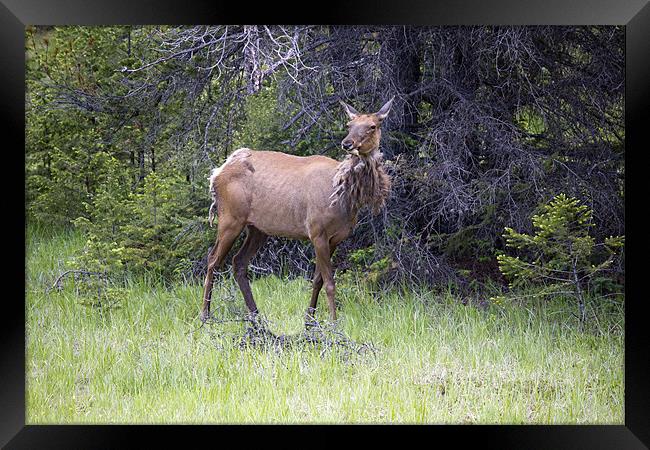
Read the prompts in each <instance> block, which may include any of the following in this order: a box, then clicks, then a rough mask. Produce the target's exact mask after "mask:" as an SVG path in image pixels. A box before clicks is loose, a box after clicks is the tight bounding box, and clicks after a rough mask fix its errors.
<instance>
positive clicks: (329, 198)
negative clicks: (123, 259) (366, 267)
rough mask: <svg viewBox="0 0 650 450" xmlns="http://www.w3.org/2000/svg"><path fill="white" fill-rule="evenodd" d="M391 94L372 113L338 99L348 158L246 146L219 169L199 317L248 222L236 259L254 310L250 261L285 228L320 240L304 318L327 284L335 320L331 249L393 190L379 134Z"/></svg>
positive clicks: (213, 180) (214, 176) (287, 233)
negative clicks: (218, 272)
mask: <svg viewBox="0 0 650 450" xmlns="http://www.w3.org/2000/svg"><path fill="white" fill-rule="evenodd" d="M393 99H394V97H393V98H391V99H390V100H389V101H388V102H386V104H384V105H383V106H382V107H381V108H380V109H379V111H377V112H376V113H372V114H361V113H359V112H357V111H356V110H355V109H354V108H353V107H351V106H349V105H348V104H346V103H345V102H343V101H340V103H341V105H342V106H343V109H344V110H345V112H346V113H347V115H348V116H349V118H350V121H349V122H348V124H347V125H348V134H347V136H346V137H345V139H343V141H342V142H341V147H342V148H343V149H344V150H345V151H346V152H348V155H347V156H346V157H345V158H344V159H343V161H336V160H334V159H331V158H327V157H325V156H319V155H316V156H293V155H289V154H286V153H281V152H274V151H258V150H251V149H248V148H240V149H238V150H236V151H234V152H233V153H232V154H231V155H230V156H229V157H228V158H227V160H226V162H225V163H224V164H223V165H221V166H220V167H218V168H216V169H213V171H212V173H211V175H210V177H209V180H210V193H211V196H212V200H213V203H212V205H211V206H210V211H209V217H208V219H209V223H210V226H212V224H213V220H214V216H215V213H216V215H217V217H218V226H217V239H216V242H215V245H214V246H213V247H212V249H211V250H210V251H209V253H208V272H207V275H206V276H205V283H204V286H203V287H204V291H203V308H202V311H201V316H200V318H201V321H203V322H205V321H206V320H207V319H208V318H209V316H210V299H211V295H212V285H213V276H214V270H215V269H216V268H219V267H220V266H221V265H222V264H223V262H224V259H225V258H226V255H227V254H228V252H229V250H230V248H231V247H232V245H233V243H234V242H235V240H236V239H237V237H238V236H239V235H240V233H241V232H242V231H243V230H244V229H246V238H245V240H244V243H243V244H242V246H241V248H240V250H239V251H238V252H237V254H236V255H235V256H234V257H233V260H232V265H233V272H234V276H235V279H236V281H237V284H238V285H239V288H240V290H241V292H242V294H243V296H244V301H245V303H246V306H247V308H248V310H249V311H250V314H251V316H253V317H255V315H256V314H257V312H258V309H257V306H256V304H255V300H254V299H253V294H252V293H251V288H250V284H249V282H248V277H247V269H248V264H249V262H250V261H251V259H252V258H253V257H254V256H255V254H256V253H257V251H258V250H259V249H260V248H261V247H262V246H263V245H264V243H265V241H266V240H267V238H268V237H269V236H281V237H287V238H293V239H302V240H306V239H309V240H310V241H311V242H312V244H313V246H314V250H315V254H316V268H315V271H314V278H313V285H312V293H311V301H310V303H309V307H308V309H307V312H306V319H305V320H306V324H307V322H308V321H309V320H310V319H311V318H313V317H315V311H316V303H317V301H318V295H319V293H320V290H321V288H322V287H323V285H324V286H325V292H326V294H327V301H328V305H329V313H330V314H329V316H330V320H331V321H332V322H335V321H336V302H335V284H334V274H333V270H332V262H331V257H332V254H333V253H334V250H335V249H336V247H337V245H339V244H340V243H341V241H343V240H344V239H346V238H347V237H348V236H349V235H350V233H351V232H352V230H353V229H354V226H355V225H356V221H357V214H358V212H359V210H360V209H361V208H362V207H364V206H368V207H370V208H371V210H372V212H373V213H374V214H377V213H378V212H379V210H380V209H381V208H382V207H383V205H384V203H385V201H386V199H387V197H388V195H389V193H390V186H391V180H390V177H389V176H388V175H387V174H386V172H385V171H384V168H383V164H382V154H381V153H380V151H379V141H380V139H381V123H382V121H383V120H384V119H385V118H386V116H387V115H388V113H389V111H390V108H391V105H392V102H393Z"/></svg>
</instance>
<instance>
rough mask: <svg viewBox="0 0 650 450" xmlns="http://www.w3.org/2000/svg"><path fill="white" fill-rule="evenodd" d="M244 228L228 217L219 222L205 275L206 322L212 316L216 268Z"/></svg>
mask: <svg viewBox="0 0 650 450" xmlns="http://www.w3.org/2000/svg"><path fill="white" fill-rule="evenodd" d="M243 228H244V226H243V224H241V223H238V222H236V221H234V220H232V219H229V218H226V217H224V219H222V220H221V221H220V223H219V228H218V231H217V241H216V243H215V244H214V247H213V248H212V251H211V252H210V254H208V273H207V274H206V275H205V281H204V283H203V308H202V309H201V321H202V322H205V321H206V320H207V319H208V317H210V300H211V298H212V283H213V278H214V270H215V269H217V268H219V267H221V265H222V264H223V261H224V259H226V255H228V252H229V251H230V248H231V247H232V245H233V244H234V242H235V239H237V237H238V236H239V234H240V233H241V231H242V229H243Z"/></svg>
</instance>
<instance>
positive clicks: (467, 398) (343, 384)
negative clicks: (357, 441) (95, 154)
mask: <svg viewBox="0 0 650 450" xmlns="http://www.w3.org/2000/svg"><path fill="white" fill-rule="evenodd" d="M82 246H83V239H82V238H81V237H80V236H79V235H77V234H75V233H72V232H66V233H47V232H45V231H43V230H40V231H34V230H30V232H29V233H28V235H27V291H26V313H27V324H26V325H27V327H26V334H27V335H26V352H27V355H26V382H27V399H26V422H27V423H28V424H49V423H277V422H280V423H334V422H336V423H339V422H355V423H396V422H397V423H508V424H511V423H516V424H519V423H543V424H548V423H554V424H557V423H562V424H564V423H598V424H622V423H623V422H624V415H623V410H624V405H623V396H624V384H623V359H624V340H623V335H624V314H623V306H622V305H620V304H616V303H613V302H611V301H609V302H608V303H604V302H605V300H604V299H595V300H592V303H591V304H598V305H603V304H604V305H606V307H607V308H608V313H607V314H605V313H604V312H603V311H602V309H603V308H604V307H601V306H599V308H600V309H599V314H598V316H597V320H596V319H594V318H592V319H591V320H590V324H589V327H588V328H587V330H585V331H579V329H578V327H577V324H576V320H575V318H574V317H573V316H572V313H574V312H575V308H574V307H573V305H571V304H568V303H567V302H566V301H565V300H562V299H557V300H555V301H552V302H547V303H546V304H543V305H542V304H537V303H523V304H522V303H521V302H520V301H518V302H515V301H514V300H513V301H506V302H504V304H503V305H500V306H496V305H492V306H489V307H487V308H483V307H476V306H472V305H468V306H464V305H462V304H461V303H460V302H459V301H458V300H457V299H455V298H454V297H453V296H452V295H450V294H448V293H445V292H444V291H443V292H438V293H434V292H431V291H428V290H424V289H422V290H413V291H411V292H409V293H407V294H405V293H398V292H395V293H392V294H383V295H376V294H373V293H371V292H369V291H368V289H366V288H364V287H362V286H356V285H352V284H347V285H341V286H339V288H338V298H339V301H340V305H339V314H340V323H339V324H338V327H339V328H338V329H339V330H340V331H341V332H342V333H344V334H345V335H346V336H347V337H349V338H350V339H352V340H354V341H356V342H360V343H367V344H369V345H371V346H372V348H373V349H374V351H366V352H363V353H361V354H357V353H345V352H344V351H343V350H341V349H338V348H336V347H335V348H333V349H331V350H329V351H322V350H321V349H320V348H319V347H311V346H305V345H296V346H294V347H289V348H285V349H277V348H275V347H266V348H259V347H255V348H243V349H242V348H240V346H239V345H238V344H237V342H236V341H234V340H233V339H231V337H233V336H237V335H239V336H241V335H242V334H243V330H244V329H245V325H244V324H239V323H232V324H224V325H213V326H205V327H202V328H200V327H199V325H200V322H199V321H198V313H199V308H200V298H201V286H200V285H199V284H184V285H183V284H179V285H175V286H173V287H171V288H170V287H167V288H166V287H164V286H162V285H161V284H160V283H158V282H157V281H155V280H146V279H132V280H129V281H127V282H126V284H124V285H120V286H118V287H117V288H116V290H115V291H114V292H112V294H111V295H113V298H114V302H115V303H114V304H113V305H112V306H111V307H106V304H105V305H104V307H102V308H100V307H97V306H93V304H92V302H93V301H94V298H93V296H92V295H91V294H81V293H79V294H78V293H76V292H75V289H74V287H73V286H72V283H70V282H67V283H65V284H64V287H63V289H62V290H61V291H57V290H53V291H51V292H49V293H47V294H46V289H47V288H48V287H49V286H51V285H52V282H53V281H54V279H55V278H56V276H57V275H59V274H60V273H61V272H62V271H63V262H64V261H65V260H66V259H68V258H69V257H71V256H72V255H73V254H74V253H75V252H77V251H78V250H79V249H80V248H81V247H82ZM229 283H231V282H229ZM219 286H221V287H218V286H215V292H214V296H213V298H214V300H215V301H214V302H213V303H214V306H213V310H216V311H217V313H219V314H220V313H221V311H223V314H226V312H225V308H218V306H219V298H220V295H219V294H220V293H221V294H222V295H225V294H226V293H229V292H231V289H230V286H231V285H230V284H225V285H224V284H223V283H222V284H221V285H219ZM252 286H253V292H254V294H255V296H256V300H257V303H258V306H259V308H260V310H261V311H262V313H263V314H264V316H265V317H266V319H267V320H268V321H269V323H270V328H271V330H272V331H273V332H274V333H276V334H288V335H294V336H297V335H299V334H300V333H301V332H302V330H303V329H304V327H303V312H304V309H305V307H306V305H307V303H308V298H309V290H310V286H309V284H308V283H307V282H306V281H304V280H292V281H290V280H281V279H278V278H275V277H266V278H260V279H257V280H255V281H254V282H253V283H252ZM596 302H597V303H596ZM222 303H224V304H225V303H228V302H222ZM236 305H237V306H238V307H239V306H240V305H241V306H243V301H242V300H241V297H240V295H239V294H238V295H237V297H236ZM326 310H327V308H326V301H325V298H324V294H321V300H320V304H319V319H321V320H324V319H325V318H326ZM224 317H230V316H227V315H224Z"/></svg>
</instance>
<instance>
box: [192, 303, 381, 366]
mask: <svg viewBox="0 0 650 450" xmlns="http://www.w3.org/2000/svg"><path fill="white" fill-rule="evenodd" d="M232 323H239V324H241V325H242V326H240V327H238V329H236V330H234V331H233V330H232V327H229V326H228V324H232ZM205 325H206V326H207V328H206V329H207V332H208V334H210V336H211V337H212V338H213V339H223V338H226V339H229V340H230V341H231V342H232V343H233V344H234V345H235V346H237V347H239V348H240V349H242V350H244V349H259V350H265V351H266V350H271V351H274V352H276V353H281V352H283V351H285V350H299V351H317V352H319V355H320V356H321V357H323V356H325V355H326V354H327V353H330V352H336V353H337V354H338V355H339V356H341V357H342V358H343V359H344V360H347V359H348V358H349V357H351V356H353V355H367V354H370V355H373V356H374V355H375V354H376V352H377V350H376V349H375V348H374V346H373V345H372V344H371V343H365V342H356V341H354V340H352V339H351V338H349V337H347V336H346V335H345V334H344V333H343V332H342V331H341V330H340V329H339V326H338V322H333V323H330V322H327V323H320V322H319V321H317V320H316V319H315V318H313V317H308V321H307V322H306V323H305V329H304V330H303V331H302V332H300V333H297V334H275V333H273V331H271V326H270V325H271V324H270V323H269V321H268V320H267V319H266V318H264V317H263V316H261V315H260V314H256V315H254V316H253V315H250V314H247V315H240V316H238V317H235V318H231V319H218V318H215V317H214V316H213V317H211V318H210V319H208V320H207V321H206V322H205Z"/></svg>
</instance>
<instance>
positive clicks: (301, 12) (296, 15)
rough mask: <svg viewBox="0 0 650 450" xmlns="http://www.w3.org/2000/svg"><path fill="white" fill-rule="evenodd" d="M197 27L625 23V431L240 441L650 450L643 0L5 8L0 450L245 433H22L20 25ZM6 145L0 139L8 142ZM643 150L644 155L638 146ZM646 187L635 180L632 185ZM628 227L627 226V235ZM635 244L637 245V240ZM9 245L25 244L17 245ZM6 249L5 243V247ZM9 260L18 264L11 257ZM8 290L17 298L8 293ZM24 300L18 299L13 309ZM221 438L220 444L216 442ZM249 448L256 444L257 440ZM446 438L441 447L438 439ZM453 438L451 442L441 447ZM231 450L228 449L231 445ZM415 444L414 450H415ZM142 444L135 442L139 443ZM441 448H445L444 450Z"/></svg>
mask: <svg viewBox="0 0 650 450" xmlns="http://www.w3.org/2000/svg"><path fill="white" fill-rule="evenodd" d="M199 23H200V24H202V23H228V24H232V23H247V24H248V23H258V24H268V23H281V24H304V23H320V24H350V25H353V24H368V23H374V24H386V25H389V24H415V25H497V24H498V25H541V24H545V25H546V24H554V25H587V24H599V25H624V26H625V35H626V101H625V126H626V134H627V139H626V171H628V172H629V173H628V174H627V176H626V214H627V216H628V218H629V217H630V214H632V215H633V216H634V215H637V214H639V215H640V216H641V220H640V221H635V220H634V219H633V218H630V219H629V220H628V221H627V227H626V263H627V264H626V267H627V273H628V275H627V277H626V330H625V344H626V349H625V425H598V426H596V425H549V426H535V425H522V426H497V425H495V426H490V425H484V426H417V427H415V426H400V427H381V426H364V427H321V426H306V427H305V426H283V427H269V426H265V427H255V430H254V433H252V434H246V435H244V436H246V438H245V441H244V442H241V441H240V442H241V443H242V444H244V445H247V444H254V442H256V441H257V442H262V443H263V442H264V439H266V438H267V437H270V436H271V434H276V433H277V431H282V432H291V433H292V434H294V435H295V436H291V440H290V441H285V442H286V443H287V444H289V443H291V444H298V445H301V444H302V445H312V443H315V442H317V440H316V439H315V438H317V435H318V434H322V435H323V437H324V438H325V437H326V435H325V433H327V438H329V439H328V440H327V441H323V442H327V443H328V444H329V445H339V442H338V437H335V438H334V439H336V441H334V439H332V434H331V432H332V431H339V430H345V431H352V432H355V433H360V434H362V435H364V436H360V437H361V438H362V439H364V441H362V442H364V443H365V444H366V445H369V444H370V442H369V441H368V440H366V439H367V438H373V439H372V440H381V439H384V438H386V437H388V435H389V434H393V433H395V432H398V433H405V434H406V436H407V437H408V441H405V443H406V442H408V443H413V444H415V445H427V444H430V445H435V444H437V443H440V442H444V440H447V442H451V443H452V444H451V445H454V446H457V445H459V444H460V445H461V446H463V445H464V444H468V443H474V445H476V446H480V448H526V449H537V448H540V449H541V448H554V449H558V448H571V449H581V448H584V449H600V448H603V449H605V448H617V449H638V448H648V446H649V445H650V426H649V424H650V414H649V413H648V412H649V408H648V406H649V404H650V401H649V399H650V389H649V387H648V385H649V383H648V382H647V381H646V375H647V374H648V368H649V362H650V352H649V348H650V347H649V346H648V343H649V342H648V335H649V332H648V330H649V329H650V327H648V326H647V325H646V324H645V321H646V320H647V319H646V315H645V314H643V310H644V307H645V303H646V302H647V300H646V299H645V298H644V296H643V290H642V289H643V288H642V285H641V282H640V281H639V280H641V277H642V275H641V271H642V270H643V266H641V267H640V266H639V265H638V264H637V265H636V266H635V264H634V263H632V262H633V261H634V260H635V258H636V256H637V255H639V256H640V254H641V252H642V250H641V245H642V242H641V236H642V233H643V231H642V225H641V224H642V223H643V217H642V216H643V209H644V206H645V205H644V202H647V200H646V199H647V198H648V197H646V196H645V195H644V192H642V189H643V188H642V187H641V188H640V189H639V188H632V184H633V181H631V180H642V176H643V175H642V173H641V171H642V170H643V169H644V168H645V167H647V166H644V165H643V164H642V163H641V158H642V157H643V151H644V150H646V151H647V147H648V146H647V139H646V137H645V136H646V133H647V130H650V128H649V127H648V125H650V124H649V123H648V121H647V119H644V116H645V115H644V113H645V112H646V110H647V109H648V103H649V99H650V5H649V4H648V1H647V0H628V1H621V0H618V1H617V0H580V1H568V0H535V1H531V0H501V1H476V0H458V1H452V0H445V1H431V2H428V3H425V2H418V1H415V0H399V1H392V2H388V1H368V0H364V1H356V2H350V3H345V2H338V3H336V2H328V3H320V4H312V5H310V4H308V3H307V2H303V3H302V4H300V5H294V6H291V7H284V6H280V5H278V4H277V3H273V2H267V3H261V2H260V3H256V4H255V6H254V7H250V6H247V5H245V4H241V5H237V3H236V2H227V3H226V2H215V1H208V0H200V1H185V2H175V1H173V0H154V1H148V0H141V1H136V0H130V1H125V0H119V1H110V0H101V1H93V2H89V1H84V0H58V1H47V0H1V4H0V35H1V36H2V50H1V51H0V55H1V56H0V58H1V59H0V63H1V64H0V67H1V69H0V89H1V90H2V102H1V103H0V104H1V105H2V108H1V114H2V119H3V120H2V122H1V123H2V124H3V125H5V126H6V130H7V131H6V132H5V136H10V137H11V138H12V139H10V140H9V142H12V143H13V144H15V145H10V144H7V145H6V146H5V151H4V152H3V157H4V158H5V159H6V160H7V164H5V168H6V169H8V170H6V171H5V174H4V175H5V176H4V177H3V179H4V180H5V189H4V193H5V195H4V200H5V204H6V203H9V205H7V206H5V221H4V229H5V230H6V231H5V233H4V237H5V239H4V242H5V248H7V247H12V248H11V250H12V251H11V252H5V253H4V254H5V262H6V263H8V264H7V265H6V269H5V270H4V271H3V273H4V276H5V280H6V281H7V282H6V283H5V284H4V285H5V290H4V293H5V295H4V301H3V311H4V314H3V319H4V320H3V325H2V326H1V327H0V329H1V330H2V339H1V340H0V345H1V346H2V372H1V373H2V378H1V380H2V382H0V392H1V395H0V398H1V399H2V403H0V404H1V405H2V407H1V408H0V415H1V417H2V418H1V420H0V444H1V445H3V446H5V445H6V448H59V447H62V448H123V447H128V446H130V445H129V444H133V445H136V444H137V443H138V442H141V439H145V440H146V442H147V445H146V447H149V446H154V445H156V446H158V445H160V444H165V443H166V444H168V446H169V445H170V444H171V443H172V442H173V441H172V440H171V439H172V438H180V439H182V440H184V441H185V442H186V443H187V445H190V446H192V447H195V446H198V445H200V443H199V442H198V439H205V440H206V442H209V443H212V444H213V445H219V444H220V443H222V442H223V443H225V442H226V441H221V440H222V439H225V434H227V435H229V437H233V438H235V439H237V438H236V436H242V434H241V433H242V432H247V431H248V430H247V429H244V428H243V426H234V427H232V426H231V427H219V429H216V428H215V427H214V426H200V427H199V426H168V427H158V426H138V425H124V426H122V425H120V426H94V425H69V426H67V425H61V426H58V425H53V426H33V425H30V426H26V425H25V303H24V296H25V288H26V286H25V285H24V283H23V285H21V284H20V282H18V280H19V279H21V277H22V279H23V280H25V277H24V272H23V270H24V269H25V267H24V264H23V265H21V264H20V262H19V261H20V258H21V256H22V260H23V261H25V247H24V236H25V235H24V231H23V230H24V225H25V220H24V216H25V214H24V211H25V205H24V200H25V198H24V191H23V193H22V195H21V194H16V192H15V191H18V190H19V188H18V187H17V186H18V185H19V184H18V183H19V181H18V180H13V175H14V174H15V175H17V178H18V179H22V182H23V185H24V181H25V180H24V127H25V114H24V106H25V103H24V92H25V85H24V83H25V43H24V38H25V26H26V25H109V24H113V25H115V24H199ZM7 141H8V140H7V139H6V138H5V142H7ZM644 144H645V146H644ZM638 185H639V186H643V185H644V183H643V182H638ZM630 225H631V226H630ZM640 234H641V236H640ZM17 236H23V242H22V243H21V241H20V239H19V238H18V237H17ZM6 243H10V244H11V245H9V246H8V245H6ZM13 251H15V252H16V253H17V254H18V255H16V254H15V253H13ZM9 286H11V287H12V288H15V289H16V291H17V292H16V295H11V294H13V292H12V291H8V290H7V289H6V288H7V287H9ZM21 298H22V299H23V301H21V300H20V299H21ZM224 433H225V434H224ZM253 439H255V441H253ZM443 439H444V440H443ZM449 440H450V441H449ZM235 442H236V441H235ZM418 443H419V444H418ZM138 445H142V444H138ZM448 445H449V444H448Z"/></svg>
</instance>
